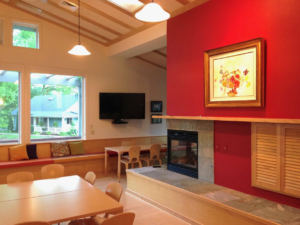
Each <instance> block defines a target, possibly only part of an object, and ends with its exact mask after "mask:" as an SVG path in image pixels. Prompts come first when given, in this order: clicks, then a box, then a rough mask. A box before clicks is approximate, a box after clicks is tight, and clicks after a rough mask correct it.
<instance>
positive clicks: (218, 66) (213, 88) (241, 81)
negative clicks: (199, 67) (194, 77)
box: [204, 38, 264, 107]
mask: <svg viewBox="0 0 300 225" xmlns="http://www.w3.org/2000/svg"><path fill="white" fill-rule="evenodd" d="M263 45H264V41H263V39H262V38H258V39H254V40H250V41H246V42H242V43H238V44H234V45H229V46H226V47H222V48H217V49H213V50H209V51H206V52H204V83H205V88H204V89H205V107H263V106H264V65H263V62H264V61H263V60H264V59H263V58H264V54H263V53H264V52H263V49H264V46H263Z"/></svg>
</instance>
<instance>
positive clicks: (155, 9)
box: [135, 0, 170, 22]
mask: <svg viewBox="0 0 300 225" xmlns="http://www.w3.org/2000/svg"><path fill="white" fill-rule="evenodd" d="M135 17H136V18H137V19H138V20H141V21H145V22H161V21H164V20H167V19H169V18H170V14H169V13H167V12H166V11H165V10H163V9H162V7H161V6H160V5H158V4H156V3H154V2H153V0H152V2H151V3H148V4H147V5H145V6H144V8H143V9H142V10H141V11H139V12H137V13H136V14H135Z"/></svg>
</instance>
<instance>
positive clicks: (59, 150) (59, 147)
mask: <svg viewBox="0 0 300 225" xmlns="http://www.w3.org/2000/svg"><path fill="white" fill-rule="evenodd" d="M51 151H52V155H53V157H58V156H66V155H70V151H69V147H68V144H67V142H65V141H64V142H56V143H51Z"/></svg>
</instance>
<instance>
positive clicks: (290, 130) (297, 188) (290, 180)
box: [283, 125, 300, 197]
mask: <svg viewBox="0 0 300 225" xmlns="http://www.w3.org/2000/svg"><path fill="white" fill-rule="evenodd" d="M283 127H284V128H283V129H284V148H283V153H284V154H283V155H284V185H283V192H285V193H288V194H293V195H296V196H298V197H299V196H300V126H299V125H297V126H291V125H285V126H283Z"/></svg>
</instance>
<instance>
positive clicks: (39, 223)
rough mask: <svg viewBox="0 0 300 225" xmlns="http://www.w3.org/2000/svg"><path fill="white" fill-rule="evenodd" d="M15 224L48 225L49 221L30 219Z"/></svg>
mask: <svg viewBox="0 0 300 225" xmlns="http://www.w3.org/2000/svg"><path fill="white" fill-rule="evenodd" d="M15 225H50V223H48V222H43V221H32V222H24V223H18V224H15Z"/></svg>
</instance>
